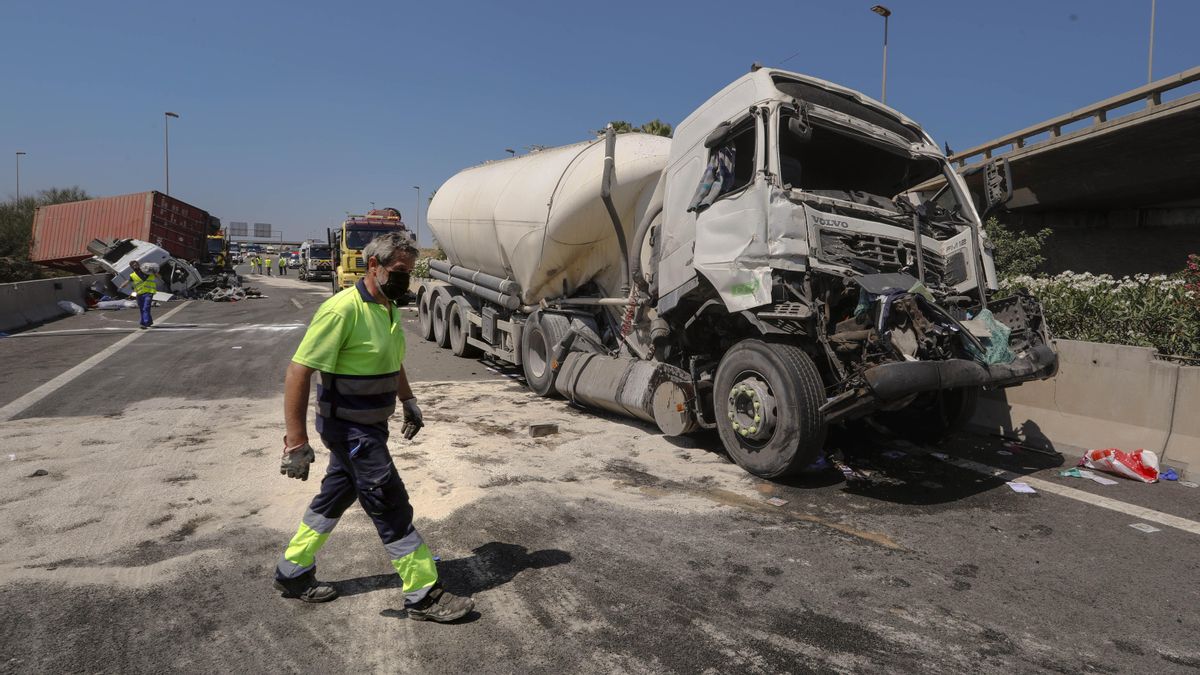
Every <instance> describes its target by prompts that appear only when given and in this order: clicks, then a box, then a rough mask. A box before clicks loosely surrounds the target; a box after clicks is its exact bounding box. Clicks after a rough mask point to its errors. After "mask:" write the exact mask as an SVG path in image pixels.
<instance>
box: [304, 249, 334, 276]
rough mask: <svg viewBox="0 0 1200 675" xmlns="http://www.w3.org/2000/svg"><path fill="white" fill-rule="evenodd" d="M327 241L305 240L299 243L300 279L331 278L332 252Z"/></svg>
mask: <svg viewBox="0 0 1200 675" xmlns="http://www.w3.org/2000/svg"><path fill="white" fill-rule="evenodd" d="M331 250H332V249H331V247H330V245H329V244H328V243H327V242H322V241H306V242H304V243H303V244H300V264H299V267H300V280H301V281H329V280H331V279H333V254H332V253H331Z"/></svg>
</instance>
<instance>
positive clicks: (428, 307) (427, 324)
mask: <svg viewBox="0 0 1200 675" xmlns="http://www.w3.org/2000/svg"><path fill="white" fill-rule="evenodd" d="M421 291H422V292H421V294H420V297H419V298H417V325H418V326H419V328H420V332H421V339H422V340H425V341H426V342H432V341H433V296H434V295H435V293H434V290H433V289H431V288H422V289H421Z"/></svg>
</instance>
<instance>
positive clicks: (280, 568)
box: [275, 555, 316, 579]
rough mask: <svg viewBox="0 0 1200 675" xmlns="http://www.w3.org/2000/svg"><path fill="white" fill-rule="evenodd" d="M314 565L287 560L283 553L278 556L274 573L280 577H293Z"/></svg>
mask: <svg viewBox="0 0 1200 675" xmlns="http://www.w3.org/2000/svg"><path fill="white" fill-rule="evenodd" d="M314 567H316V564H312V565H297V564H296V563H294V562H292V561H291V560H288V559H287V556H286V555H284V556H282V557H280V558H279V564H278V565H276V566H275V575H276V576H277V577H279V578H280V579H295V578H296V577H298V576H300V575H302V574H304V573H305V572H307V571H309V570H311V569H312V568H314Z"/></svg>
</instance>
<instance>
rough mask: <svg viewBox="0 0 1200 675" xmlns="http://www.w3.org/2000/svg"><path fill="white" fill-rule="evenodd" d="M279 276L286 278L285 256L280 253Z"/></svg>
mask: <svg viewBox="0 0 1200 675" xmlns="http://www.w3.org/2000/svg"><path fill="white" fill-rule="evenodd" d="M279 276H281V277H286V276H287V256H286V255H284V254H282V253H280V254H279Z"/></svg>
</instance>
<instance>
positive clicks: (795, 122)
mask: <svg viewBox="0 0 1200 675" xmlns="http://www.w3.org/2000/svg"><path fill="white" fill-rule="evenodd" d="M788 131H789V132H790V133H791V134H792V136H795V137H796V140H798V141H800V142H802V143H807V142H808V141H809V140H811V139H812V125H811V124H809V123H808V120H807V119H800V118H799V117H792V118H790V119H788Z"/></svg>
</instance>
